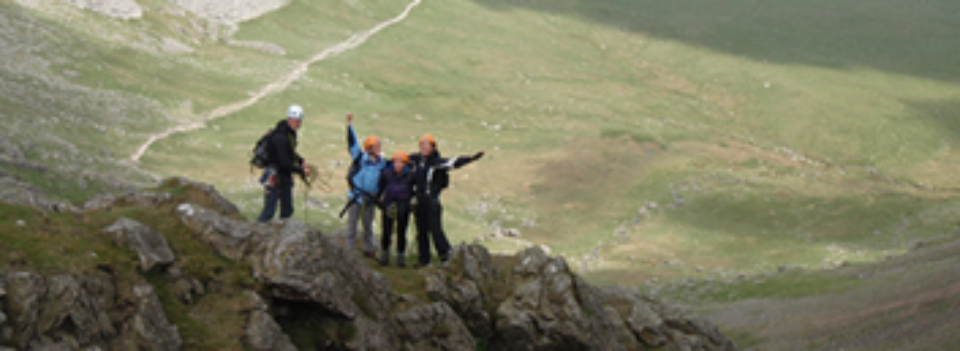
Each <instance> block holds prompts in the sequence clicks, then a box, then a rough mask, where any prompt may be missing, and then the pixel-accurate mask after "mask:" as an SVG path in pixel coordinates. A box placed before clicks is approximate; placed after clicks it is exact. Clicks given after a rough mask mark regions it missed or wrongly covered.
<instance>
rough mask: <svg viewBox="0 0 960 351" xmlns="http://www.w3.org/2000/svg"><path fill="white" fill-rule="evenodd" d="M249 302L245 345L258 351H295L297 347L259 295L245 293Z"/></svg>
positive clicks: (251, 292) (249, 292)
mask: <svg viewBox="0 0 960 351" xmlns="http://www.w3.org/2000/svg"><path fill="white" fill-rule="evenodd" d="M244 295H246V296H247V299H248V301H249V304H250V305H249V306H248V307H247V312H249V313H250V315H249V317H248V319H247V330H246V333H245V335H244V342H245V344H247V345H249V346H250V348H252V349H254V350H258V351H293V350H296V349H297V348H296V346H294V345H293V343H292V342H291V341H290V337H289V336H287V334H284V333H283V330H282V329H280V325H279V324H277V321H276V320H274V319H273V316H272V315H270V309H269V306H267V303H266V302H264V301H263V298H261V297H260V295H259V294H257V293H256V292H253V291H247V292H245V293H244Z"/></svg>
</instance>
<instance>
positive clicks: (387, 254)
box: [380, 251, 390, 267]
mask: <svg viewBox="0 0 960 351" xmlns="http://www.w3.org/2000/svg"><path fill="white" fill-rule="evenodd" d="M388 264H390V252H389V251H384V252H383V256H382V257H380V267H386V266H387V265H388Z"/></svg>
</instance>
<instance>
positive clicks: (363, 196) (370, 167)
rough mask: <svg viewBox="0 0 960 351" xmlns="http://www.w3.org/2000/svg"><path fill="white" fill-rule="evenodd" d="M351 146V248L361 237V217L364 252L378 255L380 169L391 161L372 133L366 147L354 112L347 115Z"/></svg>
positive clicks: (348, 237)
mask: <svg viewBox="0 0 960 351" xmlns="http://www.w3.org/2000/svg"><path fill="white" fill-rule="evenodd" d="M347 147H348V149H349V151H350V159H351V160H352V163H351V165H350V171H349V174H348V175H347V180H348V182H349V183H350V191H349V192H348V196H349V203H350V206H349V207H348V208H347V211H348V212H347V213H348V215H347V248H348V249H351V250H352V249H353V248H354V245H355V242H356V240H357V221H358V220H360V221H363V222H362V223H363V254H364V255H365V256H367V257H369V258H373V259H376V257H377V254H376V247H375V246H374V243H373V218H374V212H375V210H376V206H377V199H376V195H377V193H378V192H380V172H381V170H383V168H384V167H386V165H387V163H386V161H385V160H384V159H383V156H381V155H380V140H379V139H378V138H377V137H376V136H373V135H371V136H368V137H367V138H366V139H364V141H363V148H362V149H361V145H360V144H359V143H358V140H357V134H356V133H355V132H354V131H353V115H352V114H349V115H347Z"/></svg>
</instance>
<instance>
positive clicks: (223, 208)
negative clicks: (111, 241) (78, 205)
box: [83, 177, 240, 218]
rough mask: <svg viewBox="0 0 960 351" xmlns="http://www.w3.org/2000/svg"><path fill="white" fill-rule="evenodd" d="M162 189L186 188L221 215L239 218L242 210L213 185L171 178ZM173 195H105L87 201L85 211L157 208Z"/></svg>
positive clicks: (149, 193) (141, 192) (162, 185)
mask: <svg viewBox="0 0 960 351" xmlns="http://www.w3.org/2000/svg"><path fill="white" fill-rule="evenodd" d="M160 186H161V187H162V188H174V187H180V188H186V189H188V191H193V192H195V193H197V194H199V196H200V197H203V198H204V199H208V200H209V201H211V202H212V203H213V209H214V210H216V211H218V212H219V213H220V214H224V215H227V216H230V217H235V218H239V217H240V209H239V208H237V206H236V205H234V204H233V203H231V202H230V201H229V200H227V199H226V198H225V197H223V195H220V193H218V192H217V189H216V188H215V187H214V186H213V185H209V184H204V183H200V182H196V181H193V180H190V179H187V178H183V177H177V178H170V179H167V180H165V181H163V183H161V184H160ZM172 198H173V195H171V194H170V193H165V192H156V191H128V192H126V193H124V194H121V195H112V194H105V195H99V196H95V197H93V198H91V199H90V200H87V202H85V203H84V204H83V210H85V211H97V210H103V209H109V208H111V207H114V206H117V205H119V204H127V205H133V206H140V207H156V206H158V205H160V204H162V203H164V202H166V201H170V200H171V199H172Z"/></svg>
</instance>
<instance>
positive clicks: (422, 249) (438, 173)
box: [410, 134, 483, 267]
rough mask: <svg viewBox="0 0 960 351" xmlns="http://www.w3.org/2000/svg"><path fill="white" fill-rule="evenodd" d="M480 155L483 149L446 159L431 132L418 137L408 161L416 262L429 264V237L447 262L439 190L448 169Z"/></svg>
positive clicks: (464, 163) (445, 238) (441, 189)
mask: <svg viewBox="0 0 960 351" xmlns="http://www.w3.org/2000/svg"><path fill="white" fill-rule="evenodd" d="M481 157H483V151H480V152H478V153H476V154H474V155H472V156H460V157H457V158H451V159H446V158H443V157H441V156H440V151H439V150H437V139H436V138H434V137H433V135H430V134H424V135H423V136H422V137H420V152H419V153H415V154H412V155H410V164H411V165H412V166H413V168H414V172H413V173H414V174H413V189H414V196H415V199H416V201H417V205H416V210H415V212H416V213H415V214H414V220H415V221H416V224H417V250H418V251H419V257H418V262H417V266H418V267H423V266H426V265H428V264H430V239H431V238H432V239H433V246H434V248H436V250H437V255H438V256H440V261H442V262H446V261H447V259H449V254H450V248H451V247H450V242H449V240H447V234H446V233H444V231H443V219H442V216H443V206H442V205H441V204H440V193H441V192H442V191H443V189H446V188H447V186H448V185H449V183H450V177H449V175H448V174H447V172H448V171H450V170H453V169H457V168H460V167H463V166H466V165H468V164H470V163H471V162H473V161H476V160H479V159H480V158H481Z"/></svg>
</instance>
